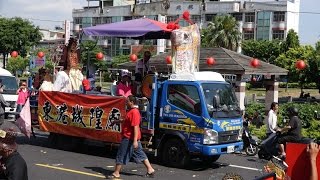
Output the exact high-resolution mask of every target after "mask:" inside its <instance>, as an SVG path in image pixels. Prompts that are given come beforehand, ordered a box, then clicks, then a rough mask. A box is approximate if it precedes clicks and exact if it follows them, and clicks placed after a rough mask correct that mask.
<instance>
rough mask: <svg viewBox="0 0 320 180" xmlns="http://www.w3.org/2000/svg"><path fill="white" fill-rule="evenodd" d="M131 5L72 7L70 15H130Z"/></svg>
mask: <svg viewBox="0 0 320 180" xmlns="http://www.w3.org/2000/svg"><path fill="white" fill-rule="evenodd" d="M131 9H132V7H131V6H130V5H128V6H107V7H104V8H103V9H101V8H99V7H98V8H90V9H74V10H72V16H73V17H74V18H75V17H100V16H103V17H106V16H131V15H132V13H131V12H132V11H131Z"/></svg>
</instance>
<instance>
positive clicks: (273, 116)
mask: <svg viewBox="0 0 320 180" xmlns="http://www.w3.org/2000/svg"><path fill="white" fill-rule="evenodd" d="M277 112H278V103H277V102H273V103H271V107H270V111H269V113H268V119H267V136H270V135H271V134H272V133H276V132H277V130H278V126H277V122H278V117H277Z"/></svg>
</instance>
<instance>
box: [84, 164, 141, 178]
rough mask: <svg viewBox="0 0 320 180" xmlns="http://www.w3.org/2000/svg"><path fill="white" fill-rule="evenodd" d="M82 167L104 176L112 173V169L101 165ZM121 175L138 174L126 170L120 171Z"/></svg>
mask: <svg viewBox="0 0 320 180" xmlns="http://www.w3.org/2000/svg"><path fill="white" fill-rule="evenodd" d="M84 168H86V169H89V170H92V171H94V172H97V173H101V174H102V175H104V176H106V178H107V177H108V176H110V175H111V174H112V173H113V171H110V170H107V169H104V168H101V167H84ZM121 175H126V176H140V175H139V174H133V173H127V172H121Z"/></svg>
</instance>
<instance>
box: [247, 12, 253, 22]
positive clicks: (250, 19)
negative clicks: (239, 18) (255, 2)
mask: <svg viewBox="0 0 320 180" xmlns="http://www.w3.org/2000/svg"><path fill="white" fill-rule="evenodd" d="M244 21H245V22H255V13H246V14H245V18H244Z"/></svg>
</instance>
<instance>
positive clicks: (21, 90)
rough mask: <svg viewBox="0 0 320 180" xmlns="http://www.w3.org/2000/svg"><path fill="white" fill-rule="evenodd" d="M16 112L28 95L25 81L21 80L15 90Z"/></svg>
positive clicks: (19, 109)
mask: <svg viewBox="0 0 320 180" xmlns="http://www.w3.org/2000/svg"><path fill="white" fill-rule="evenodd" d="M17 94H18V100H17V112H20V111H21V110H22V108H23V106H24V104H25V103H26V101H27V99H28V97H29V91H28V89H27V83H26V82H22V83H21V86H20V88H19V89H18V90H17Z"/></svg>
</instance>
